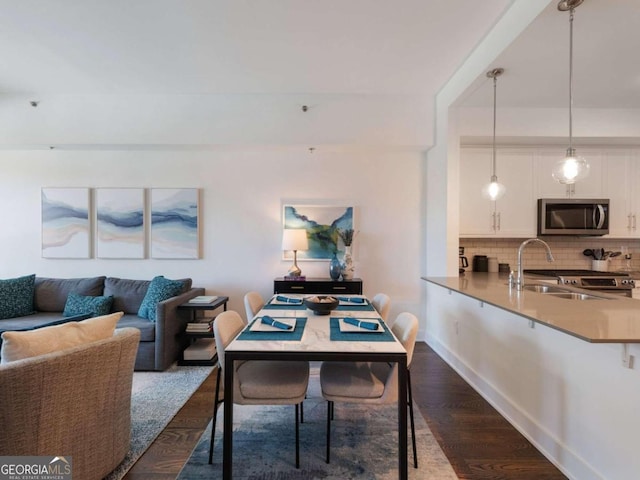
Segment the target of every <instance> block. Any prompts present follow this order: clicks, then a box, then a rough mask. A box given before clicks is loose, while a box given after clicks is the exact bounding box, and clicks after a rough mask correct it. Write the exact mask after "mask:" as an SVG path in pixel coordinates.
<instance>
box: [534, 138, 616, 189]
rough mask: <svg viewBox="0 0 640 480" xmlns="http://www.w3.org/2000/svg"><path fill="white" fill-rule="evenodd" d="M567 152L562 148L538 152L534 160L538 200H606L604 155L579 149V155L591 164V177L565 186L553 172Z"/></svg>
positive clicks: (550, 148) (551, 148)
mask: <svg viewBox="0 0 640 480" xmlns="http://www.w3.org/2000/svg"><path fill="white" fill-rule="evenodd" d="M565 152H566V149H563V148H562V147H548V148H545V149H543V150H538V152H537V154H536V158H535V160H534V161H535V165H536V168H535V172H536V192H537V195H536V196H537V198H604V197H603V194H604V188H603V178H602V172H603V160H602V154H601V153H600V152H595V151H593V150H585V149H579V148H578V149H577V153H578V155H580V156H583V157H584V158H586V160H587V162H589V166H590V167H589V175H588V176H587V177H586V178H584V179H583V180H580V181H579V182H577V183H574V184H573V185H563V184H561V183H558V182H557V181H556V180H555V179H554V178H553V177H552V176H551V172H552V171H553V167H554V165H555V164H556V162H557V161H558V160H560V159H561V158H563V157H564V154H565Z"/></svg>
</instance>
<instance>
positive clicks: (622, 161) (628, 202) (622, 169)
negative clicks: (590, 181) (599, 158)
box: [603, 150, 640, 238]
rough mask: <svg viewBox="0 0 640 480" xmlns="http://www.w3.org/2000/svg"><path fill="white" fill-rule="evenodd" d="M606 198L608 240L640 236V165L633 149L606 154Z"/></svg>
mask: <svg viewBox="0 0 640 480" xmlns="http://www.w3.org/2000/svg"><path fill="white" fill-rule="evenodd" d="M604 164H605V166H606V168H605V170H604V174H603V180H604V185H605V195H604V198H608V199H609V237H617V238H638V237H640V225H638V218H639V217H640V192H638V193H636V191H637V190H638V185H639V183H640V181H639V180H640V165H638V158H637V156H634V155H633V152H632V151H630V150H611V151H609V152H607V153H606V154H605V155H604Z"/></svg>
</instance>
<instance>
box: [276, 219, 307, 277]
mask: <svg viewBox="0 0 640 480" xmlns="http://www.w3.org/2000/svg"><path fill="white" fill-rule="evenodd" d="M308 249H309V240H308V239H307V231H306V230H304V229H301V228H300V229H295V228H286V229H284V230H283V232H282V250H293V265H292V266H291V268H290V269H289V274H288V275H287V276H286V277H288V278H298V277H300V275H301V274H302V270H300V267H298V250H308Z"/></svg>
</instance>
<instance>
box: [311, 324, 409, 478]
mask: <svg viewBox="0 0 640 480" xmlns="http://www.w3.org/2000/svg"><path fill="white" fill-rule="evenodd" d="M391 331H392V332H393V334H394V335H395V336H396V338H397V339H398V340H399V341H400V343H402V346H403V347H404V348H405V350H406V351H407V394H406V398H405V401H406V402H407V406H408V408H409V418H410V421H411V440H412V446H413V466H414V467H415V468H418V457H417V456H416V436H415V423H414V421H413V398H412V394H411V376H410V374H409V366H410V365H411V358H412V357H413V349H414V346H415V343H416V337H417V335H418V319H417V318H416V316H415V315H413V314H411V313H408V312H404V313H401V314H400V315H398V317H397V318H396V321H395V322H394V324H393V326H392V327H391ZM320 385H321V387H322V396H323V397H324V398H325V399H326V400H327V457H326V462H327V463H329V460H330V453H329V452H330V446H331V420H332V417H333V403H334V402H343V403H358V404H376V405H379V404H386V403H393V402H396V401H398V364H388V363H384V362H323V363H322V366H321V367H320Z"/></svg>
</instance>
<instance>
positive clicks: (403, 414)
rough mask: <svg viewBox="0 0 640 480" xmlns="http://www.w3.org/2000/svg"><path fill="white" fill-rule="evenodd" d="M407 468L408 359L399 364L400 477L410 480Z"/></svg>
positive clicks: (401, 479) (403, 479)
mask: <svg viewBox="0 0 640 480" xmlns="http://www.w3.org/2000/svg"><path fill="white" fill-rule="evenodd" d="M408 474H409V471H408V466H407V357H406V355H405V356H404V357H403V358H402V360H401V361H399V362H398V477H399V478H400V480H407V478H408Z"/></svg>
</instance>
